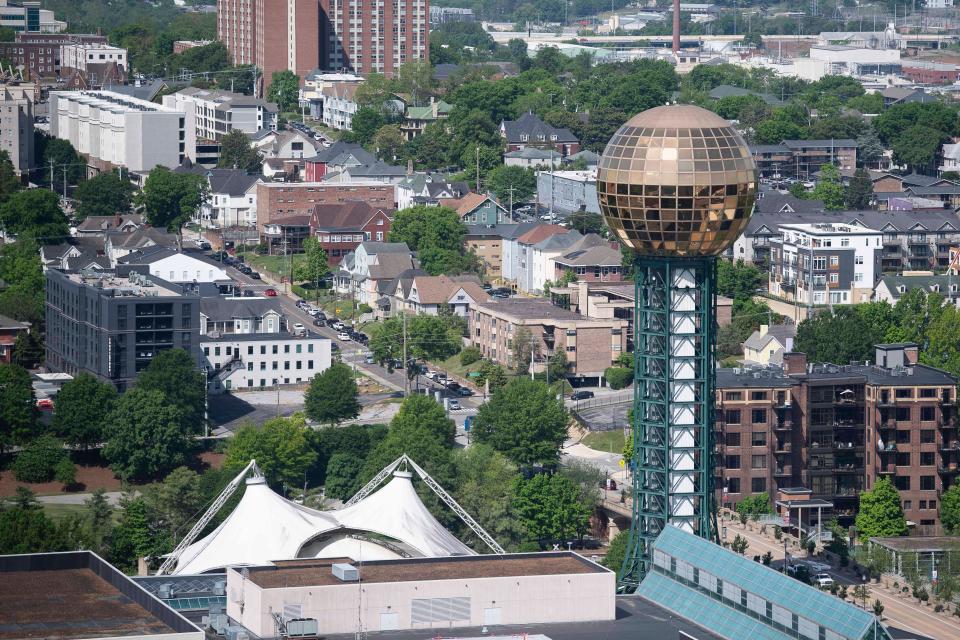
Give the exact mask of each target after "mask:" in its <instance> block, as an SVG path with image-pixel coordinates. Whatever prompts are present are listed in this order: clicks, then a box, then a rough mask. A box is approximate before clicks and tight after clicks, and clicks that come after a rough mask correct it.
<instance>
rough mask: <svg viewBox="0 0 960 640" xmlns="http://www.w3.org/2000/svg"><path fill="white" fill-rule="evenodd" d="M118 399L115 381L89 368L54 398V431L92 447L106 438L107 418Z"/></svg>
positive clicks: (77, 442) (61, 389) (73, 441)
mask: <svg viewBox="0 0 960 640" xmlns="http://www.w3.org/2000/svg"><path fill="white" fill-rule="evenodd" d="M116 401H117V392H116V390H115V389H114V388H113V386H112V385H110V384H107V383H105V382H101V381H100V380H98V379H97V378H95V377H94V376H92V375H90V374H89V373H86V372H81V373H79V374H77V376H76V377H74V378H73V380H70V381H68V382H66V383H65V384H64V385H63V386H62V387H61V388H60V391H59V392H58V393H57V397H56V399H55V401H54V412H53V421H52V423H51V427H52V428H53V431H54V433H56V434H57V435H59V436H60V437H61V438H63V439H64V440H66V442H67V443H69V444H71V445H74V446H77V447H83V448H88V447H91V446H94V445H96V444H99V443H100V442H102V441H103V432H102V429H103V419H104V416H106V415H108V414H109V413H110V412H111V411H112V410H113V406H114V404H115V403H116Z"/></svg>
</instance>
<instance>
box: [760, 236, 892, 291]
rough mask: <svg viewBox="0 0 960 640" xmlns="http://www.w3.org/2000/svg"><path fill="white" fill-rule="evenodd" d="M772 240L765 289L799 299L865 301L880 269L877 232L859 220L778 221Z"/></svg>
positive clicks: (879, 238) (879, 247)
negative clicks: (798, 222)
mask: <svg viewBox="0 0 960 640" xmlns="http://www.w3.org/2000/svg"><path fill="white" fill-rule="evenodd" d="M780 233H781V237H780V238H779V239H776V240H773V241H772V242H771V250H770V278H769V280H770V283H769V290H770V293H771V294H772V295H774V296H778V297H780V298H783V299H784V300H787V301H790V302H796V303H798V304H814V305H823V304H857V303H860V302H869V301H870V299H871V298H872V297H873V287H874V284H875V282H876V277H877V275H879V273H880V268H881V260H880V254H881V246H880V243H881V238H882V234H881V233H880V232H879V231H875V230H873V229H870V228H868V227H865V226H863V225H861V224H857V223H852V224H841V223H836V222H822V223H814V224H783V225H780Z"/></svg>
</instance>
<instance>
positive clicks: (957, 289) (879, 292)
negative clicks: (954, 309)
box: [873, 273, 960, 306]
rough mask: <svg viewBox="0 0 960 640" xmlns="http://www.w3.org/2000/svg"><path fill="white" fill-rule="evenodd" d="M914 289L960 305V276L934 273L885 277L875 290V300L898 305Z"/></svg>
mask: <svg viewBox="0 0 960 640" xmlns="http://www.w3.org/2000/svg"><path fill="white" fill-rule="evenodd" d="M913 289H922V290H923V292H924V293H926V294H927V295H930V294H933V293H936V294H938V295H940V296H943V297H944V298H946V299H947V300H948V301H950V303H952V304H953V305H954V306H958V305H960V276H953V275H936V274H933V273H926V274H922V275H920V274H918V275H901V274H895V275H887V276H883V277H882V278H880V282H879V283H877V286H876V288H875V289H874V292H873V300H874V302H888V303H890V304H897V302H899V300H900V298H901V296H903V295H904V294H905V293H907V292H908V291H912V290H913Z"/></svg>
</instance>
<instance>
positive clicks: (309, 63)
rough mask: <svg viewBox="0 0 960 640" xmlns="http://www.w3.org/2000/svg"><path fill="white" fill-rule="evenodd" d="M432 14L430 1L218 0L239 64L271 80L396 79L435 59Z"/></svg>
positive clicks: (220, 32) (223, 30)
mask: <svg viewBox="0 0 960 640" xmlns="http://www.w3.org/2000/svg"><path fill="white" fill-rule="evenodd" d="M278 5H280V6H278ZM429 11H430V7H429V2H426V1H422V0H286V1H285V2H282V3H280V2H274V1H272V0H218V2H217V36H218V38H219V39H220V40H221V41H222V42H223V43H224V45H225V46H226V47H227V50H228V51H230V55H231V56H232V58H233V62H234V63H235V64H256V65H257V66H258V67H260V68H261V69H262V70H263V78H264V83H265V85H266V84H269V82H270V78H271V76H272V74H273V73H274V72H276V71H282V70H284V69H289V70H291V71H293V72H294V73H296V74H297V75H298V76H300V77H301V78H304V77H306V76H307V75H309V73H310V72H311V71H313V70H314V69H317V68H320V69H328V70H340V69H344V70H349V71H354V72H357V73H363V74H366V73H371V72H378V73H384V74H386V75H388V76H392V75H393V74H394V73H395V72H396V71H397V69H398V68H399V67H400V65H402V64H403V63H405V62H408V61H413V60H426V59H427V58H428V57H429Z"/></svg>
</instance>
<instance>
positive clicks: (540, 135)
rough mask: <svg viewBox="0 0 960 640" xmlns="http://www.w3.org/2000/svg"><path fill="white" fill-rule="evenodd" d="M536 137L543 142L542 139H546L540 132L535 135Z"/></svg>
mask: <svg viewBox="0 0 960 640" xmlns="http://www.w3.org/2000/svg"><path fill="white" fill-rule="evenodd" d="M537 139H538V140H540V142H543V141H544V140H546V139H547V137H546V136H545V135H543V134H542V133H541V134H539V135H538V136H537Z"/></svg>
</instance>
